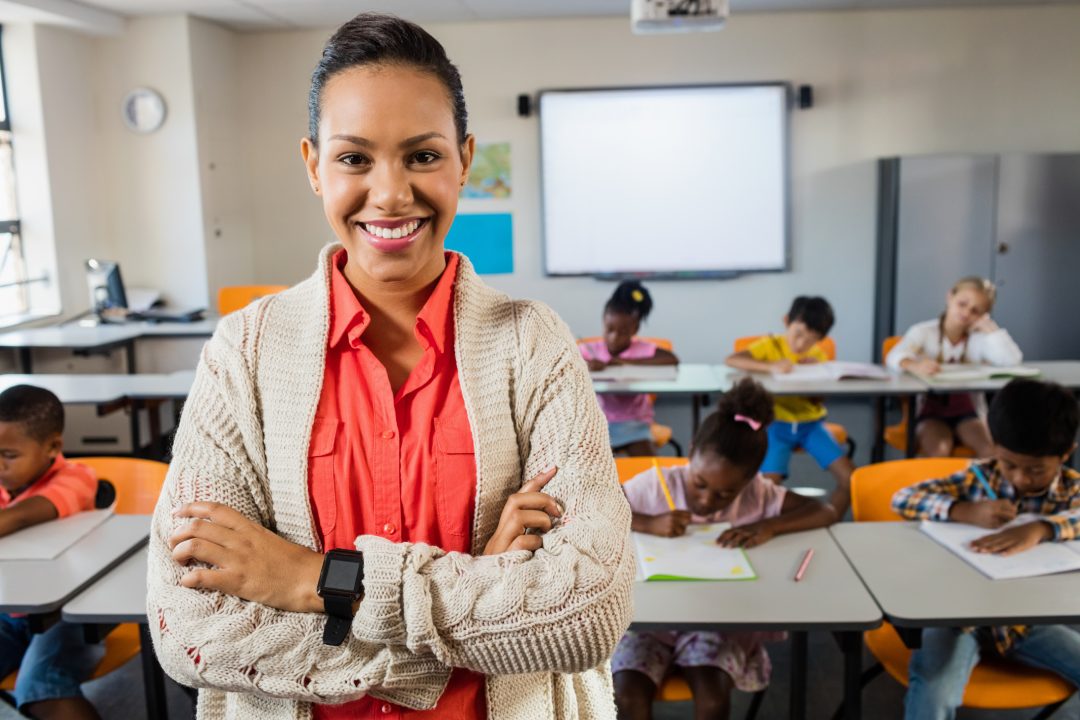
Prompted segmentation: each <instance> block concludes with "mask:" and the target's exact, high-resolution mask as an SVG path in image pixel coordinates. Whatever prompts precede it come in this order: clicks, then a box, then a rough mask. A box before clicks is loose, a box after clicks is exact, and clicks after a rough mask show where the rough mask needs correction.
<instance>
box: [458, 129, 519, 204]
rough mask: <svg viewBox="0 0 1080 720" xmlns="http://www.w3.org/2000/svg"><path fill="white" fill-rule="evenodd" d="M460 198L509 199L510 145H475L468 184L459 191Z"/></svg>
mask: <svg viewBox="0 0 1080 720" xmlns="http://www.w3.org/2000/svg"><path fill="white" fill-rule="evenodd" d="M461 197H463V198H473V199H492V198H498V199H505V198H509V197H510V143H477V145H476V154H475V155H474V156H473V162H472V167H471V168H470V170H469V182H467V183H466V184H465V187H463V188H462V189H461Z"/></svg>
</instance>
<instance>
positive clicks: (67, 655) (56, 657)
mask: <svg viewBox="0 0 1080 720" xmlns="http://www.w3.org/2000/svg"><path fill="white" fill-rule="evenodd" d="M104 656H105V645H104V644H102V643H96V644H95V643H88V642H86V640H85V639H84V638H83V629H82V626H81V625H72V624H70V623H66V622H63V621H60V622H58V623H56V624H55V625H53V626H52V627H50V628H49V629H48V630H46V631H45V632H43V633H40V634H38V635H32V634H31V633H30V622H29V621H28V620H27V619H26V618H22V617H12V616H10V615H4V614H0V678H3V677H7V676H8V675H9V674H10V673H11V672H13V671H15V670H18V671H19V678H18V680H17V681H16V682H15V693H14V695H15V702H16V703H17V704H18V706H19V707H20V708H21V707H22V706H23V705H26V704H28V703H33V702H38V701H41V700H58V699H60V698H70V697H81V696H82V690H81V689H80V688H79V685H80V684H81V683H82V682H84V681H86V680H87V679H88V678H89V677H90V676H91V675H92V674H93V672H94V668H95V667H97V664H98V663H99V662H101V658H103V657H104Z"/></svg>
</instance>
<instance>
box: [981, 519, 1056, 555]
mask: <svg viewBox="0 0 1080 720" xmlns="http://www.w3.org/2000/svg"><path fill="white" fill-rule="evenodd" d="M1053 537H1054V530H1053V528H1051V527H1050V525H1049V524H1047V523H1044V522H1041V521H1036V522H1030V523H1025V524H1023V525H1019V526H1017V527H1014V528H1009V529H1008V530H1002V531H1001V532H996V533H992V534H990V535H986V536H984V537H981V538H979V539H978V540H975V541H974V542H972V543H971V549H972V550H974V551H975V552H977V553H994V554H995V555H1015V554H1016V553H1018V552H1023V551H1025V550H1030V549H1031V548H1033V547H1035V546H1036V545H1038V544H1039V543H1041V542H1044V541H1046V540H1052V539H1053Z"/></svg>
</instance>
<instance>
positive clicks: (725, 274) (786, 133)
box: [536, 80, 795, 280]
mask: <svg viewBox="0 0 1080 720" xmlns="http://www.w3.org/2000/svg"><path fill="white" fill-rule="evenodd" d="M762 87H772V88H781V89H783V91H784V98H785V102H784V106H785V109H786V112H785V113H784V117H783V118H782V119H781V122H782V127H783V131H782V136H781V143H782V144H783V147H782V148H781V151H782V156H783V183H784V261H783V265H781V266H780V267H765V268H740V269H738V270H716V269H699V270H686V271H677V272H668V271H664V272H631V271H618V272H610V273H597V272H580V273H568V272H551V271H550V270H549V269H548V254H547V245H548V241H547V226H546V225H547V223H546V221H547V207H546V198H545V191H544V187H545V186H544V131H543V122H544V117H543V107H544V102H543V101H544V95H545V94H548V93H552V94H554V93H560V94H565V93H575V92H590V93H596V92H605V91H613V92H626V91H628V90H630V91H634V90H640V91H653V90H685V89H706V88H762ZM794 99H795V96H794V88H793V86H792V84H791V83H790V82H787V81H784V80H774V81H762V82H733V83H682V84H676V85H622V86H619V85H611V86H604V87H579V88H544V89H541V90H540V91H539V93H537V99H536V114H537V116H538V118H539V120H540V122H538V123H537V124H536V133H537V144H538V146H539V150H540V160H539V162H538V163H537V169H538V179H539V183H540V263H541V266H542V267H543V273H544V276H545V277H593V278H597V279H601V280H623V279H627V278H647V279H652V280H702V279H731V278H736V277H739V276H741V275H746V274H750V273H783V272H790V271H791V205H792V195H793V193H792V178H791V113H792V110H793V109H794V107H795V104H794Z"/></svg>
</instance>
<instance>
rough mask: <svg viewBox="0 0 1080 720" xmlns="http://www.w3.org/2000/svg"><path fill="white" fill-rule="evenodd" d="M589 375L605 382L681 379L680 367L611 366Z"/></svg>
mask: <svg viewBox="0 0 1080 720" xmlns="http://www.w3.org/2000/svg"><path fill="white" fill-rule="evenodd" d="M589 375H590V376H591V377H592V379H593V380H603V381H605V382H634V381H645V382H655V381H657V380H675V379H676V378H677V377H679V366H678V365H609V366H608V367H606V368H604V369H603V370H596V371H593V372H591V373H589Z"/></svg>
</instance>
